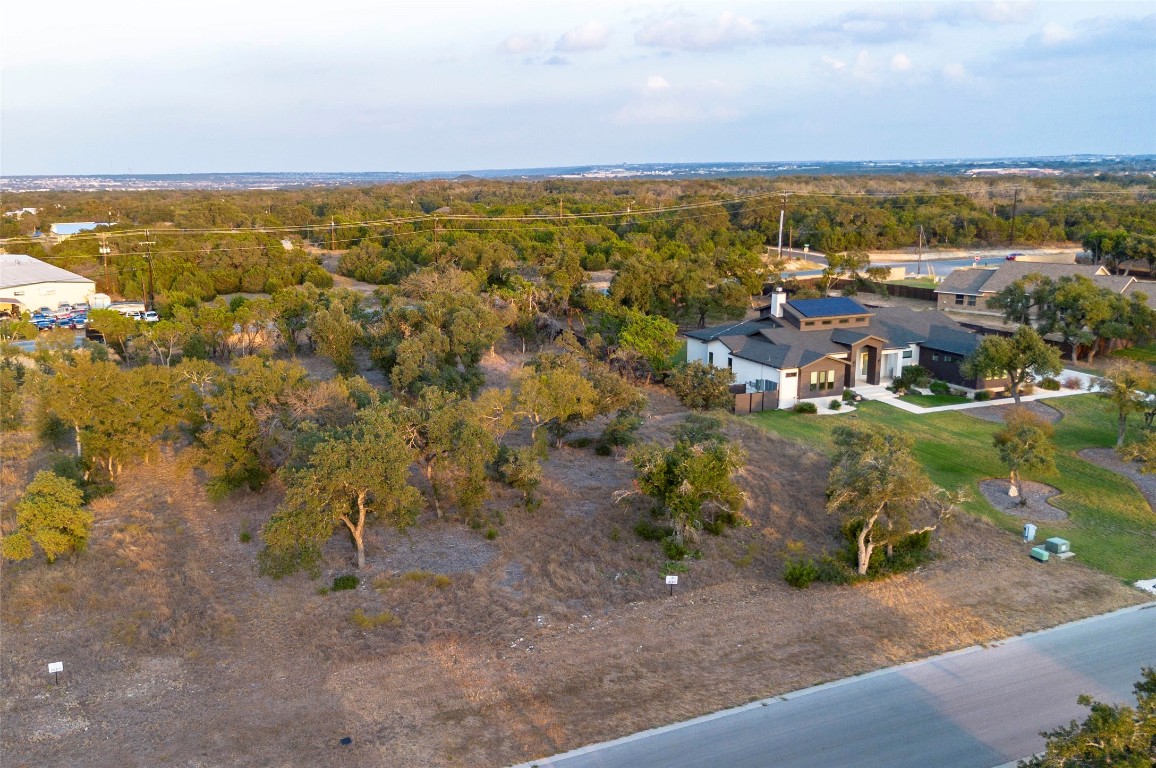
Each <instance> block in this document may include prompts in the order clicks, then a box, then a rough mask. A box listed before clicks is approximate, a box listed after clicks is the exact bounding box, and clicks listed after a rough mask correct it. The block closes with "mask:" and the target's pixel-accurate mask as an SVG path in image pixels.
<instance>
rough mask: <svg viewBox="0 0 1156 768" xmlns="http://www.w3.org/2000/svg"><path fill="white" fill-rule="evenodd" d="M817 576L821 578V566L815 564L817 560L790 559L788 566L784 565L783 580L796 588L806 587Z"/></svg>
mask: <svg viewBox="0 0 1156 768" xmlns="http://www.w3.org/2000/svg"><path fill="white" fill-rule="evenodd" d="M817 578H819V568H818V566H816V565H815V561H814V560H811V559H810V558H807V559H806V560H788V561H787V564H786V566H784V567H783V580H784V581H786V582H787V583H788V584H790V585H791V586H792V587H795V588H796V589H806V588H807V587H809V586H811V582H813V581H814V580H815V579H817Z"/></svg>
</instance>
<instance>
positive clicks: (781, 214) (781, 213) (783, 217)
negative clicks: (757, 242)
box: [779, 195, 787, 259]
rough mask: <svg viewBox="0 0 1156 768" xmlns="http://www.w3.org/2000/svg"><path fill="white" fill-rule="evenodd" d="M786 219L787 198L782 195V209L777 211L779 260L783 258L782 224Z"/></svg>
mask: <svg viewBox="0 0 1156 768" xmlns="http://www.w3.org/2000/svg"><path fill="white" fill-rule="evenodd" d="M786 218H787V196H786V195H783V207H782V208H780V209H779V258H780V259H781V258H783V222H784V221H785V220H786Z"/></svg>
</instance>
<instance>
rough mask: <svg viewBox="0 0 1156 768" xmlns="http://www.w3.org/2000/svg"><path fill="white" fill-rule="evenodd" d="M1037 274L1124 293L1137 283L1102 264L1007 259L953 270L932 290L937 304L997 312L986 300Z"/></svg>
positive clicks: (967, 309)
mask: <svg viewBox="0 0 1156 768" xmlns="http://www.w3.org/2000/svg"><path fill="white" fill-rule="evenodd" d="M1032 274H1038V275H1043V276H1044V277H1050V278H1051V279H1053V280H1058V279H1059V278H1061V277H1068V276H1072V275H1083V276H1084V277H1086V278H1088V279H1089V280H1091V281H1092V282H1094V283H1095V284H1096V285H1101V286H1103V287H1105V288H1108V289H1109V290H1111V291H1113V292H1114V293H1125V292H1126V291H1127V290H1128V289H1129V287H1130V286H1131V285H1132V284H1133V283H1135V282H1136V278H1134V277H1125V276H1122V275H1112V274H1109V273H1108V270H1107V269H1105V268H1104V267H1100V266H1095V265H1088V264H1049V263H1042V262H1030V261H1009V262H1007V263H1005V264H1001V265H1000V266H998V267H967V268H965V269H956V270H953V271H952V272H951V273H950V274H948V275H947V277H945V278H943V282H941V283H940V284H939V286H938V287H936V289H935V294H936V306H937V308H939V309H950V310H955V311H959V312H975V313H978V314H987V315H1000V314H1003V313H1002V312H1001V311H1000V310H997V309H992V308H991V307H989V306H988V304H987V302H988V299H990V298H991V297H992V296H994V295H995V294H997V293H999V292H1000V291H1002V290H1003V289H1004V288H1007V287H1008V286H1009V285H1011V284H1012V283H1014V282H1015V281H1016V280H1020V279H1023V278H1025V277H1027V276H1028V275H1032Z"/></svg>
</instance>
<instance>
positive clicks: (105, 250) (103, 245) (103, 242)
mask: <svg viewBox="0 0 1156 768" xmlns="http://www.w3.org/2000/svg"><path fill="white" fill-rule="evenodd" d="M110 253H112V249H111V248H109V247H108V240H107V239H105V237H104V235H101V236H100V257H101V259H102V260H103V261H104V280H103V282H104V286H103V287H104V290H106V291H107V290H108V255H109V254H110Z"/></svg>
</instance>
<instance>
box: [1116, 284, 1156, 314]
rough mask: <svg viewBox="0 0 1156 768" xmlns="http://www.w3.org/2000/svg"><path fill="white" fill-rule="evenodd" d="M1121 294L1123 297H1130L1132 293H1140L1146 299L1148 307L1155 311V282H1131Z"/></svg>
mask: <svg viewBox="0 0 1156 768" xmlns="http://www.w3.org/2000/svg"><path fill="white" fill-rule="evenodd" d="M1121 293H1123V294H1124V295H1125V296H1130V295H1131V294H1133V293H1142V294H1144V295H1145V296H1147V297H1148V306H1149V307H1151V308H1152V309H1156V282H1153V281H1148V280H1133V281H1132V282H1131V283H1129V285H1128V287H1127V288H1125V289H1124V290H1123V291H1121Z"/></svg>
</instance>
